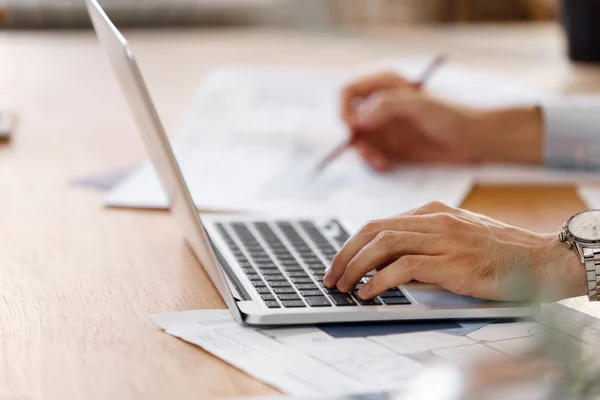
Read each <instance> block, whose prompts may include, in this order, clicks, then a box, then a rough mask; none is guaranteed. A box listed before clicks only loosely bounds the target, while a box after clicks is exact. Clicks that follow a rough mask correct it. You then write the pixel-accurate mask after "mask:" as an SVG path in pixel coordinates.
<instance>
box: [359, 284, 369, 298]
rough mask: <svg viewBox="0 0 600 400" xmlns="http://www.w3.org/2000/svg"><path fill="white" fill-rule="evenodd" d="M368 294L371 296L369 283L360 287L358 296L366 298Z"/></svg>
mask: <svg viewBox="0 0 600 400" xmlns="http://www.w3.org/2000/svg"><path fill="white" fill-rule="evenodd" d="M368 296H369V286H368V285H364V286H362V287H361V288H360V289H358V297H360V298H361V299H363V300H366V299H367V297H368Z"/></svg>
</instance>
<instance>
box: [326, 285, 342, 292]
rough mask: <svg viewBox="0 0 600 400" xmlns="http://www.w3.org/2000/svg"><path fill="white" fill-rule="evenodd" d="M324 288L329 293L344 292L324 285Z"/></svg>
mask: <svg viewBox="0 0 600 400" xmlns="http://www.w3.org/2000/svg"><path fill="white" fill-rule="evenodd" d="M323 290H325V293H328V294H335V293H342V292H340V291H339V290H337V289H336V288H333V289H329V288H327V287H325V286H323Z"/></svg>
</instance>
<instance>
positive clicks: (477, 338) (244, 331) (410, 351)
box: [152, 305, 600, 396]
mask: <svg viewBox="0 0 600 400" xmlns="http://www.w3.org/2000/svg"><path fill="white" fill-rule="evenodd" d="M550 315H551V316H553V318H552V322H551V323H550V324H549V322H548V321H550V320H549V319H547V316H550ZM152 319H153V320H154V321H155V322H156V323H157V324H158V325H159V326H160V327H161V328H162V329H164V330H165V331H166V332H167V333H168V334H170V335H173V336H176V337H179V338H181V339H183V340H186V341H188V342H190V343H193V344H196V345H197V346H200V347H202V348H203V349H205V350H206V351H208V352H210V353H212V354H214V355H215V356H217V357H219V358H221V359H223V360H225V361H227V362H229V363H231V364H232V365H234V366H236V367H237V368H239V369H241V370H243V371H245V372H246V373H248V374H250V375H252V376H254V377H256V378H257V379H260V380H262V381H264V382H267V383H269V384H271V385H273V386H274V387H276V388H278V389H280V390H282V391H283V392H285V393H286V394H290V395H296V396H313V395H325V396H328V395H338V394H341V393H349V392H352V391H354V392H358V393H364V392H369V391H375V392H379V391H382V390H394V389H395V390H398V391H399V392H402V390H403V389H406V387H407V382H409V381H410V380H411V379H412V378H414V376H415V374H416V373H418V371H420V370H421V368H423V366H424V365H426V364H428V363H439V362H446V363H448V362H449V363H453V364H457V365H461V366H464V365H469V364H472V363H475V362H479V361H481V360H490V358H493V357H496V358H504V357H512V356H515V355H519V354H522V353H523V352H524V351H528V350H530V349H532V348H534V347H535V346H537V345H538V344H539V343H540V342H539V340H540V338H543V337H544V335H546V334H547V333H548V332H550V331H553V332H554V333H556V334H559V335H561V336H563V337H564V339H565V340H568V342H569V343H572V344H575V345H577V346H580V347H581V348H582V349H583V351H584V353H583V354H592V353H591V352H592V351H594V349H597V348H598V346H599V345H600V321H599V320H596V319H594V318H591V317H589V316H587V315H585V314H581V313H579V312H577V311H574V310H572V309H570V308H568V307H564V306H560V305H552V306H545V307H544V310H543V312H542V313H541V314H540V316H538V317H536V319H535V320H527V321H507V322H499V323H494V324H490V325H486V326H483V327H480V329H477V330H475V331H473V332H471V333H468V334H466V335H465V336H456V335H453V334H451V333H448V332H443V331H429V332H412V333H403V334H402V333H394V334H390V335H386V336H374V337H354V338H334V337H332V336H330V335H328V334H327V333H325V332H324V331H322V330H320V329H319V328H317V327H311V326H301V327H286V328H258V327H249V326H240V325H238V324H237V323H235V322H234V320H233V319H232V318H231V316H230V315H229V312H228V311H227V310H208V311H192V312H184V313H171V314H162V315H154V316H152Z"/></svg>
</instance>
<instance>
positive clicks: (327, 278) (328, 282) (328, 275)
mask: <svg viewBox="0 0 600 400" xmlns="http://www.w3.org/2000/svg"><path fill="white" fill-rule="evenodd" d="M323 284H324V285H325V286H327V287H328V288H331V286H333V282H332V281H331V273H329V272H328V273H326V274H325V277H324V278H323Z"/></svg>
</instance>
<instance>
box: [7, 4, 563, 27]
mask: <svg viewBox="0 0 600 400" xmlns="http://www.w3.org/2000/svg"><path fill="white" fill-rule="evenodd" d="M100 3H101V4H102V5H103V6H104V7H105V9H106V10H108V12H109V14H110V15H111V17H112V18H113V19H115V20H116V21H117V22H118V23H119V24H120V25H144V26H161V25H182V24H186V25H242V24H244V25H247V24H252V25H280V26H281V25H283V26H290V27H311V28H314V27H322V28H335V27H343V26H344V25H356V24H361V25H368V24H377V25H396V26H397V25H402V24H405V25H410V24H435V23H477V22H485V21H513V20H519V21H524V20H531V21H540V20H548V19H552V18H554V17H555V14H556V4H555V1H554V0H102V1H100ZM87 24H88V18H87V14H86V13H85V10H84V4H83V0H0V26H3V27H10V28H46V27H56V28H62V27H81V26H85V25H87Z"/></svg>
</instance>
